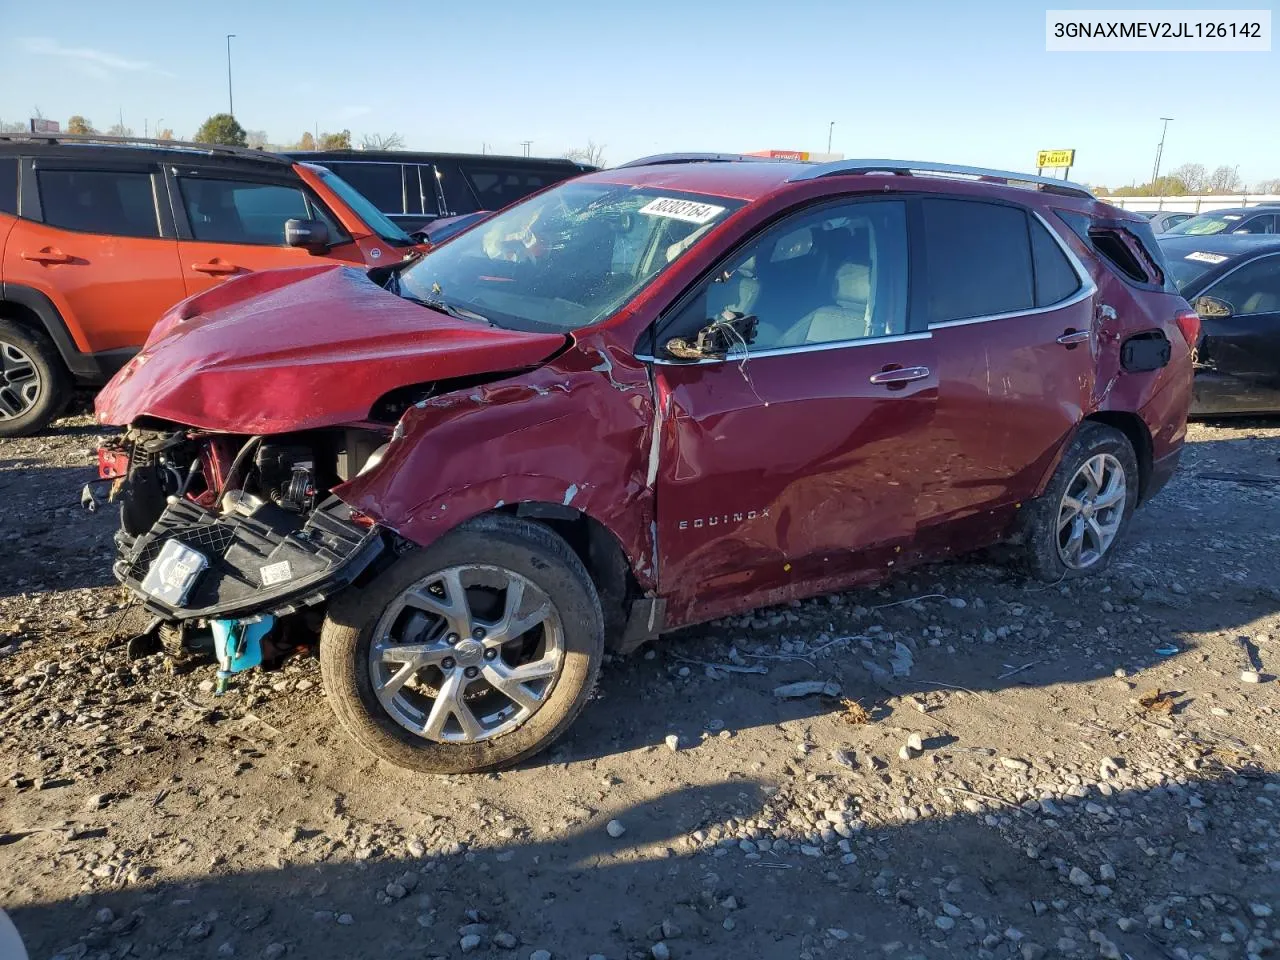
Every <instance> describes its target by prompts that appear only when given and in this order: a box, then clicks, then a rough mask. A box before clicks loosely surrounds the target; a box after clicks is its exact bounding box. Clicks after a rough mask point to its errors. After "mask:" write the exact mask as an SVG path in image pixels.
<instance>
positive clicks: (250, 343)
mask: <svg viewBox="0 0 1280 960" xmlns="http://www.w3.org/2000/svg"><path fill="white" fill-rule="evenodd" d="M565 343H566V338H565V337H564V336H562V335H560V334H554V333H522V332H519V331H514V330H502V329H499V328H497V327H487V326H485V325H484V324H482V323H479V322H471V321H468V320H456V319H454V318H452V317H449V316H446V315H445V314H442V313H438V312H437V311H435V310H429V309H427V308H426V307H423V306H420V305H419V304H416V303H412V302H410V301H408V300H404V299H402V298H400V297H398V296H396V295H395V294H392V293H389V292H387V291H386V290H383V289H382V288H381V287H379V286H378V285H377V284H375V283H373V281H371V280H370V279H369V278H368V277H367V276H365V274H364V273H363V271H360V270H356V269H353V268H351V267H344V266H339V265H332V266H329V265H326V266H321V267H301V268H296V269H286V270H269V271H263V272H260V273H254V274H250V275H249V276H247V277H244V278H242V279H236V280H232V281H230V282H228V283H226V284H223V285H221V286H219V287H216V288H214V289H213V290H211V291H209V292H208V293H206V294H202V295H200V296H197V297H192V298H190V299H189V300H185V301H183V302H182V303H180V304H178V305H177V306H176V307H174V308H173V309H172V310H171V311H170V312H169V313H168V314H167V315H166V316H165V317H164V318H163V319H162V320H161V321H160V323H159V324H157V326H156V329H155V331H154V332H153V333H152V336H151V338H150V339H149V340H148V341H147V344H146V346H145V347H143V349H142V352H141V353H139V354H138V355H137V356H135V357H134V358H133V359H132V360H130V361H129V363H128V364H126V365H125V367H124V368H123V369H122V370H121V371H120V372H119V373H117V374H116V375H115V377H113V378H112V379H111V382H110V383H108V384H107V385H106V387H104V388H103V389H102V391H101V392H100V393H99V394H98V399H97V403H96V405H95V406H96V410H97V415H98V421H99V422H100V423H107V424H116V425H118V426H125V425H127V424H129V423H132V422H133V421H134V420H136V419H137V418H138V417H142V416H147V417H156V418H158V419H161V420H169V421H172V422H175V423H181V424H186V425H188V426H192V427H199V428H202V429H206V430H218V431H225V432H228V433H248V434H258V433H283V432H288V431H293V430H305V429H310V428H313V427H322V426H330V425H333V424H338V423H351V422H354V421H359V420H364V419H366V418H367V417H368V415H369V411H370V408H371V407H372V406H373V403H374V401H376V400H377V399H378V398H379V397H381V396H382V395H383V394H385V393H387V392H388V391H390V390H393V389H395V388H396V387H401V386H408V385H410V384H414V383H425V382H428V381H432V380H442V379H446V378H453V377H464V376H474V375H478V374H485V373H496V372H500V371H504V370H517V369H521V368H525V367H530V366H534V365H536V364H538V363H539V362H541V361H543V360H545V359H546V358H547V357H549V356H551V355H552V354H554V353H555V352H556V351H557V350H559V349H560V348H561V347H563V346H564V345H565Z"/></svg>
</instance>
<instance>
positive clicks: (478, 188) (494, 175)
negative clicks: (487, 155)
mask: <svg viewBox="0 0 1280 960" xmlns="http://www.w3.org/2000/svg"><path fill="white" fill-rule="evenodd" d="M462 172H463V173H464V174H465V175H466V178H467V182H468V183H470V184H471V189H472V190H474V191H475V194H476V199H478V200H479V201H480V209H482V210H499V209H501V208H502V207H505V206H506V205H507V204H509V203H515V202H516V201H517V200H519V199H520V198H521V197H527V196H528V195H529V194H531V193H533V192H534V191H536V190H541V189H542V188H543V187H545V186H547V185H549V184H551V183H554V182H555V181H556V180H558V179H560V178H559V177H548V176H547V174H546V173H545V172H544V171H542V170H537V169H534V170H521V169H518V168H513V167H490V166H474V165H470V164H465V163H464V164H463V165H462Z"/></svg>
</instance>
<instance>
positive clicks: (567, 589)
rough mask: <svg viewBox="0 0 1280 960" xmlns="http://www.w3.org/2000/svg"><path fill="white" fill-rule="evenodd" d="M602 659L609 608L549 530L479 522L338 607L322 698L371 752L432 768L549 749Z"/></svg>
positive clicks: (495, 762) (463, 767) (495, 518)
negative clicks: (605, 611)
mask: <svg viewBox="0 0 1280 960" xmlns="http://www.w3.org/2000/svg"><path fill="white" fill-rule="evenodd" d="M603 653H604V624H603V618H602V615H601V612H600V601H599V598H598V597H597V595H596V590H595V587H594V586H593V584H592V582H591V579H590V577H589V576H588V575H587V571H586V569H585V568H584V567H583V565H582V562H581V561H580V560H579V559H578V557H577V555H576V554H574V552H573V551H572V550H571V549H570V548H569V545H568V544H567V543H565V541H564V540H563V539H561V538H560V537H559V536H557V535H556V534H555V533H553V532H552V531H550V530H549V529H547V528H546V527H544V526H542V525H540V524H537V523H532V522H529V521H525V520H518V519H515V518H513V517H508V516H504V515H491V516H487V517H481V518H478V519H476V520H473V521H471V522H470V523H468V524H466V525H464V526H462V527H460V528H458V529H457V530H454V531H453V532H451V533H449V534H447V535H446V536H444V537H442V538H441V539H440V540H439V541H438V542H436V543H434V544H432V545H431V546H430V547H427V548H425V549H422V550H418V551H415V552H413V553H410V554H407V555H405V556H404V557H401V558H400V559H399V560H397V561H395V563H394V564H392V565H391V566H390V567H388V568H387V569H386V570H384V571H383V572H382V573H380V574H379V575H378V576H377V577H376V578H375V579H374V580H373V582H371V583H370V584H368V585H366V586H364V587H352V588H349V589H348V590H347V591H346V592H344V593H343V594H340V595H339V596H338V597H337V598H335V600H334V601H333V602H331V604H330V607H329V613H328V617H327V618H326V620H325V624H324V629H323V631H322V633H321V637H320V666H321V671H322V673H323V676H324V685H325V693H326V695H327V696H328V698H329V702H330V703H331V705H332V706H333V710H334V713H336V714H337V716H338V720H339V721H340V722H341V723H342V725H343V727H344V728H345V729H346V730H347V732H348V733H350V734H351V736H352V737H354V738H355V739H356V740H357V741H359V742H360V744H361V745H363V746H364V747H365V748H366V749H368V750H370V751H372V752H373V753H374V754H376V755H377V756H379V757H381V758H383V759H384V760H388V761H390V762H391V763H394V764H396V765H397V766H401V767H407V768H409V769H411V770H418V771H421V772H424V773H477V772H481V771H485V770H495V769H500V768H503V767H508V766H511V765H513V764H516V763H518V762H520V761H521V760H523V759H525V758H527V757H529V756H531V755H533V754H535V753H537V752H539V751H540V750H543V749H544V748H546V747H547V746H548V745H549V744H551V743H552V741H554V740H555V739H556V738H557V737H559V736H560V735H561V734H562V733H563V732H564V731H565V730H566V729H567V728H568V727H569V725H570V724H571V723H572V722H573V720H574V718H575V717H576V716H577V715H578V712H579V711H580V710H581V709H582V707H583V706H584V705H585V703H586V702H587V699H588V698H589V696H590V695H591V691H592V689H593V687H594V686H595V682H596V678H597V676H598V674H599V670H600V662H601V660H602V658H603Z"/></svg>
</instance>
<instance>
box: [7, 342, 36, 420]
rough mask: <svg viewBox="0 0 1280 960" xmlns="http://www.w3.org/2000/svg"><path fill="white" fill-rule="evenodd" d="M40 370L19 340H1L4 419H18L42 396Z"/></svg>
mask: <svg viewBox="0 0 1280 960" xmlns="http://www.w3.org/2000/svg"><path fill="white" fill-rule="evenodd" d="M41 386H42V385H41V382H40V370H39V369H38V368H37V367H36V365H35V362H34V361H32V359H31V358H30V357H29V356H27V354H26V353H25V352H24V351H23V350H21V349H20V348H19V347H17V346H16V345H15V344H12V343H6V342H5V341H3V340H0V420H14V419H17V418H18V417H20V416H22V415H23V414H24V413H26V412H27V411H29V410H30V409H31V408H32V407H34V406H35V405H36V403H37V402H38V401H39V400H40V390H41Z"/></svg>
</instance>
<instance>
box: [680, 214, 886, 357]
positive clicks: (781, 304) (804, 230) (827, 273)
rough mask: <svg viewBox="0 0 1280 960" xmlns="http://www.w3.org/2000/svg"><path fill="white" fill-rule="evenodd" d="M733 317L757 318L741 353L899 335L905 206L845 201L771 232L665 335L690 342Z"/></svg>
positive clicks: (722, 274)
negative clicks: (702, 331) (705, 328)
mask: <svg viewBox="0 0 1280 960" xmlns="http://www.w3.org/2000/svg"><path fill="white" fill-rule="evenodd" d="M735 313H737V314H742V315H744V316H754V317H756V318H757V320H758V326H757V329H756V337H755V339H754V340H753V341H752V342H751V344H750V345H749V347H748V350H749V351H750V350H768V349H774V348H780V347H794V346H804V345H806V344H814V343H839V342H842V341H848V340H861V339H865V338H867V337H883V336H890V335H893V334H900V333H905V332H906V329H907V230H906V208H905V205H904V204H903V203H901V202H900V201H896V200H886V201H873V202H867V203H850V204H843V205H841V206H838V207H826V208H824V209H822V210H820V211H817V212H814V213H809V214H804V215H801V216H799V217H794V218H792V219H790V220H787V221H785V222H783V223H781V224H779V225H777V226H775V227H772V228H770V229H769V230H767V231H766V232H765V233H763V234H762V235H761V236H760V237H759V238H758V239H756V240H754V241H753V242H752V243H751V244H749V245H748V246H747V247H746V249H744V250H742V251H740V252H739V253H737V254H735V255H734V257H733V259H732V260H731V261H730V262H729V263H728V264H727V265H726V266H725V268H724V269H723V270H721V271H719V272H718V273H717V275H716V277H715V279H713V280H712V281H710V282H709V283H707V284H706V285H705V287H704V288H703V290H702V291H701V292H700V293H699V294H698V296H697V297H696V298H695V300H694V301H693V303H691V304H690V305H689V306H688V307H686V308H685V309H684V310H682V312H681V317H680V319H679V320H678V321H677V324H676V326H677V327H678V328H679V329H673V330H672V331H671V333H672V334H673V335H676V334H678V335H683V336H686V337H687V336H691V335H693V334H694V333H696V331H697V330H698V329H699V328H700V327H702V326H704V325H705V324H706V323H707V322H708V321H711V320H715V319H717V318H719V317H721V316H722V315H725V314H735Z"/></svg>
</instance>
